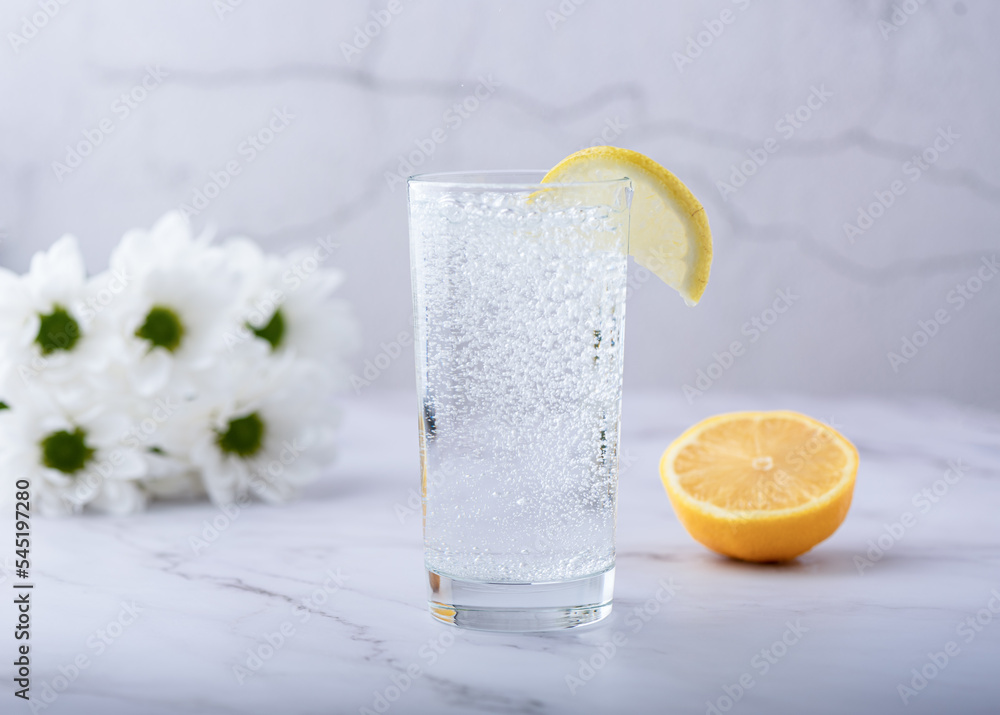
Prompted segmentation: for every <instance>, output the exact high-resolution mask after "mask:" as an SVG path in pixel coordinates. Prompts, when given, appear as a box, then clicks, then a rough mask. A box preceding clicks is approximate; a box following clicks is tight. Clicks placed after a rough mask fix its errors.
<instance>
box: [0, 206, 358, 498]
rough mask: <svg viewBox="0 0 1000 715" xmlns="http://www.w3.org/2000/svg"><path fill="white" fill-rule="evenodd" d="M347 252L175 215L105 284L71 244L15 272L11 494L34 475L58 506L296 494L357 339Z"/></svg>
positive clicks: (1, 441) (10, 310)
mask: <svg viewBox="0 0 1000 715" xmlns="http://www.w3.org/2000/svg"><path fill="white" fill-rule="evenodd" d="M330 255H331V245H330V243H329V242H328V241H320V242H318V243H317V245H315V246H314V247H313V248H311V249H301V250H297V251H294V252H292V253H290V254H289V255H287V256H283V257H279V256H275V255H269V254H266V253H264V252H263V251H262V250H261V249H260V248H259V247H258V246H257V244H255V243H254V242H252V241H250V240H249V239H244V238H232V239H229V240H226V241H224V242H221V243H216V242H214V241H213V240H212V238H211V236H209V235H202V236H199V237H197V238H196V237H194V236H193V235H192V232H191V228H190V225H189V224H188V222H187V220H186V218H185V217H184V216H183V215H182V214H180V213H176V212H175V213H170V214H167V215H166V216H164V217H163V218H162V219H161V220H160V221H159V222H158V223H157V224H156V225H155V226H154V227H153V228H152V229H151V230H149V231H145V230H134V231H130V232H128V233H127V234H126V235H125V236H124V237H123V238H122V240H121V242H120V244H119V245H118V246H117V247H116V248H115V249H114V251H113V252H112V254H111V259H110V265H109V267H108V269H107V270H106V271H104V272H102V273H100V274H97V275H94V276H90V277H88V276H87V274H86V271H85V269H84V265H83V260H82V257H81V255H80V251H79V248H78V246H77V242H76V239H74V238H73V237H72V236H65V237H63V238H61V239H60V240H59V241H57V242H56V243H55V244H54V245H53V246H52V247H51V248H50V249H49V250H48V251H46V252H44V253H38V254H36V255H35V256H34V258H33V259H32V261H31V266H30V270H29V271H28V273H27V274H25V275H17V274H15V273H12V272H10V271H7V270H5V269H0V474H2V475H3V480H4V481H5V482H10V484H8V487H7V488H5V489H4V490H3V496H2V497H0V499H11V498H12V497H13V494H14V491H15V489H14V483H15V482H16V481H19V480H28V481H29V482H30V484H31V492H32V499H33V501H34V503H35V504H34V505H35V508H36V509H38V510H40V511H41V512H42V513H48V514H65V513H73V512H78V511H80V510H82V509H84V508H89V509H94V510H99V511H105V512H110V513H116V514H123V513H131V512H135V511H139V510H141V509H143V508H144V507H145V505H146V504H147V503H148V502H149V500H150V499H154V498H171V497H173V498H181V497H187V498H192V497H198V496H204V495H206V494H207V495H208V497H209V498H211V499H212V501H213V502H215V503H218V504H227V503H231V502H233V501H235V500H237V499H241V498H246V497H248V496H250V495H254V496H257V497H258V498H260V499H264V500H267V501H281V500H284V499H287V498H288V497H289V496H291V495H292V494H293V493H294V492H295V490H296V488H297V487H299V486H300V485H302V484H304V483H306V482H308V481H309V480H311V479H313V478H315V477H317V476H318V475H319V473H320V472H321V471H322V470H323V469H324V468H325V467H327V466H328V465H329V464H330V461H331V459H332V447H333V435H334V429H335V427H336V423H337V417H338V413H337V411H336V409H335V406H334V404H333V402H332V400H331V395H332V394H333V393H334V392H335V391H337V390H339V389H340V388H342V387H343V386H344V385H345V384H346V381H347V379H348V372H347V366H346V362H345V356H346V355H347V354H348V353H349V352H351V351H352V350H354V349H355V348H356V345H357V342H358V339H357V332H356V327H355V324H354V322H353V320H352V318H351V315H350V313H349V311H348V309H347V306H346V304H345V303H344V302H343V301H341V300H336V299H332V298H331V294H332V293H333V292H334V290H335V289H336V288H337V286H338V285H339V284H340V283H341V281H342V280H343V276H342V274H341V272H340V271H338V270H336V269H334V268H333V267H331V266H328V265H326V261H328V260H329V258H330Z"/></svg>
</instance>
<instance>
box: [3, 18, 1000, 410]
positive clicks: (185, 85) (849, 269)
mask: <svg viewBox="0 0 1000 715" xmlns="http://www.w3.org/2000/svg"><path fill="white" fill-rule="evenodd" d="M64 2H65V0H38V1H37V2H32V1H30V0H11V1H10V2H7V3H5V7H4V10H5V12H4V14H3V17H2V18H0V28H2V30H3V33H4V42H3V46H2V47H0V97H2V99H3V110H2V111H0V263H2V264H3V265H5V266H9V267H13V268H15V269H23V268H25V267H26V265H27V262H28V260H29V258H30V256H31V254H32V253H33V252H34V251H35V250H37V249H39V248H41V247H44V246H47V245H48V244H49V243H51V242H52V241H53V240H55V239H56V238H58V237H59V236H60V235H61V234H62V233H64V232H66V231H72V232H74V233H76V234H77V235H78V236H79V237H80V239H81V240H82V242H83V245H84V250H85V252H86V256H87V261H88V265H89V266H90V268H91V269H95V270H96V269H99V268H101V267H102V266H103V265H104V263H105V261H106V260H107V256H108V253H109V251H110V248H111V246H112V245H113V243H114V242H115V241H117V239H118V238H119V237H120V235H121V234H122V232H123V231H125V230H126V229H127V228H130V227H133V226H138V225H144V224H151V223H152V222H153V221H154V220H155V219H156V218H157V217H158V216H159V215H160V214H161V213H163V212H164V211H166V210H168V209H170V208H174V207H177V206H180V205H182V204H186V205H189V206H191V207H192V208H194V210H195V212H196V213H195V215H194V222H195V225H196V226H197V227H199V228H200V227H203V226H208V225H214V226H215V227H216V228H217V229H218V230H219V231H220V232H221V233H222V234H232V233H242V234H247V235H250V236H252V237H254V238H256V239H258V240H260V241H261V242H262V243H263V244H265V245H266V246H267V247H269V248H275V249H277V248H280V247H286V246H295V245H308V244H311V243H313V242H315V241H318V240H323V239H324V238H325V237H332V238H330V239H327V240H332V241H334V242H336V244H337V246H338V248H337V249H336V251H335V253H334V257H333V258H332V259H331V260H333V261H335V262H336V263H338V264H340V265H342V266H344V267H345V268H346V269H347V270H348V272H349V276H350V281H349V284H348V285H347V287H346V289H345V290H346V293H347V294H348V296H349V297H350V298H351V299H352V300H353V302H354V304H355V305H356V306H357V312H358V315H359V317H360V319H361V322H362V325H363V330H364V334H365V347H364V351H363V353H362V354H361V355H359V356H358V358H357V361H356V366H357V369H358V370H359V371H362V370H363V369H364V367H365V364H366V362H365V361H366V360H369V361H374V360H375V359H376V358H377V357H378V356H379V354H380V353H383V352H385V353H386V354H387V355H389V358H390V359H389V363H391V364H389V365H388V367H386V368H385V369H382V368H379V369H377V371H375V372H373V371H369V375H373V374H374V375H375V379H374V380H371V382H372V385H371V386H370V387H365V388H364V389H366V390H368V389H370V390H381V389H385V388H393V387H406V386H408V385H411V384H412V358H411V355H410V352H409V351H408V350H406V349H404V350H402V351H401V357H399V358H398V359H392V357H391V355H392V354H395V353H396V352H397V351H396V350H394V349H393V343H394V342H406V340H407V339H408V329H409V328H408V326H409V321H410V302H409V301H410V296H409V275H408V253H407V237H406V207H405V186H404V185H403V182H402V181H401V179H400V177H401V176H405V175H406V174H408V173H410V172H411V171H424V170H432V171H441V170H453V169H465V168H487V167H489V168H522V167H532V168H543V167H547V166H550V165H552V164H554V163H555V162H556V161H558V160H559V159H560V158H561V157H563V156H564V155H566V154H567V153H569V152H571V151H573V150H575V149H578V148H580V147H583V146H585V145H588V144H591V143H595V142H600V143H612V144H617V145H622V146H627V147H631V148H634V149H637V150H640V151H642V152H645V153H648V154H650V155H652V156H653V157H655V158H657V159H659V160H661V161H662V162H663V163H664V164H666V165H667V166H668V167H670V168H671V169H673V170H674V171H675V172H676V173H677V174H678V175H680V176H681V177H682V178H683V179H684V180H685V181H686V182H688V183H689V185H690V186H691V187H692V189H693V190H694V191H695V193H696V194H697V195H698V196H699V197H700V198H701V199H702V201H703V202H704V203H705V205H706V208H707V210H708V213H709V216H710V218H711V223H712V227H713V230H714V234H715V242H716V262H715V265H714V270H713V273H712V280H711V283H710V285H709V289H708V292H707V294H706V297H705V299H704V301H703V303H702V305H701V306H699V307H698V308H697V309H695V310H691V309H688V308H686V307H685V306H684V305H683V303H682V302H681V301H680V300H679V299H678V298H677V297H676V296H675V295H673V294H671V292H670V291H669V290H668V289H666V288H665V287H664V286H662V285H659V284H657V283H655V282H653V281H650V282H645V281H644V280H643V278H644V277H645V276H644V274H642V273H641V272H640V273H635V274H634V275H633V282H634V290H633V291H632V295H631V297H630V299H629V301H630V307H629V313H630V317H629V323H630V329H629V361H628V368H627V370H628V376H627V378H626V384H627V386H628V387H629V388H645V387H654V386H655V387H658V388H661V389H665V390H668V391H672V392H673V393H674V394H676V395H681V394H682V393H681V391H682V389H683V387H684V385H685V384H687V385H690V386H692V387H695V388H697V389H699V390H700V389H701V387H704V388H707V389H710V390H715V389H717V388H718V389H721V390H724V391H731V390H736V391H748V390H760V391H771V390H787V391H798V392H814V393H855V392H856V393H871V392H876V393H883V394H886V395H892V394H902V393H928V394H932V395H936V396H943V397H949V398H953V399H957V400H961V401H971V402H976V403H979V404H982V405H986V406H995V405H997V404H998V402H1000V380H997V379H996V377H995V374H994V373H995V369H996V365H997V363H998V358H1000V337H998V336H1000V332H998V331H997V329H996V326H997V324H998V319H1000V277H998V276H997V270H998V268H997V265H996V264H995V263H992V260H993V259H992V257H993V256H994V255H995V253H996V252H997V249H998V246H997V243H998V237H997V226H998V219H1000V168H998V159H1000V138H998V137H1000V135H998V133H997V131H996V127H995V123H996V118H997V111H998V108H1000V101H998V86H997V84H998V80H997V77H998V75H997V71H996V68H997V67H998V66H1000V45H998V44H997V42H996V36H997V31H998V29H1000V5H997V4H996V3H993V2H988V1H987V0H978V1H977V0H963V1H959V2H952V1H951V0H927V2H918V0H897V2H896V3H895V4H894V3H892V2H889V0H880V1H875V0H868V1H865V0H855V1H853V2H839V3H832V2H828V3H802V2H792V1H791V0H788V1H786V2H781V1H779V0H770V1H767V0H709V1H705V2H695V1H693V0H686V1H684V2H679V1H674V2H669V3H666V2H653V1H648V2H609V1H606V0H605V1H603V2H602V1H600V0H589V2H585V1H584V0H561V1H560V0H547V1H546V0H543V1H541V2H538V1H535V2H528V1H527V0H520V1H512V2H504V3H500V2H476V3H472V2H458V1H457V0H452V1H450V2H449V1H444V0H441V1H437V2H432V1H425V2H416V1H412V2H408V1H407V0H384V1H383V0H372V2H368V3H362V2H337V3H328V2H322V1H321V0H298V1H294V2H282V3H276V2H272V3H265V2H260V1H258V2H251V1H250V0H247V1H245V2H240V1H239V0H214V1H213V2H210V1H209V0H204V1H199V2H193V1H191V0H187V1H183V2H181V1H176V0H172V1H169V2H168V1H166V0H158V1H156V2H144V3H131V2H125V1H124V0H118V1H114V0H103V1H100V0H92V1H91V2H87V3H82V2H65V4H63V3H64ZM435 138H436V139H437V140H435ZM779 311H783V312H779ZM734 343H739V345H738V347H736V346H734ZM734 347H736V349H734ZM890 353H896V354H898V356H899V357H898V359H896V358H893V357H892V355H890ZM379 362H380V363H381V364H382V365H385V364H386V359H385V358H382V359H380V360H379ZM373 364H374V362H373ZM713 365H716V367H713ZM699 371H701V373H703V374H704V375H705V377H704V378H701V379H700V386H699V382H698V381H699ZM376 373H377V374H376ZM689 394H692V393H689ZM700 397H701V396H700V395H697V394H696V395H694V396H693V397H692V398H691V399H692V401H693V400H697V399H700Z"/></svg>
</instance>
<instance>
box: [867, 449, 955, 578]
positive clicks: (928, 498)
mask: <svg viewBox="0 0 1000 715" xmlns="http://www.w3.org/2000/svg"><path fill="white" fill-rule="evenodd" d="M968 471H969V465H967V464H965V463H964V462H963V461H962V460H961V459H955V460H949V461H948V469H947V470H946V471H945V473H944V475H943V476H942V477H941V478H940V479H936V480H934V482H932V483H931V485H930V486H929V487H927V488H925V489H921V490H920V491H918V492H916V493H915V494H914V495H913V497H911V499H910V503H911V504H912V505H913V508H914V511H904V512H903V513H902V514H900V515H899V518H898V519H896V520H895V521H893V522H891V523H888V524H883V525H882V533H881V534H879V535H878V536H876V537H875V538H874V539H868V550H867V551H866V552H865V553H864V554H863V555H862V554H855V555H854V559H853V560H854V567H855V568H856V569H857V570H858V575H859V576H864V574H865V571H866V570H867V569H870V568H871V567H872V566H874V565H875V564H876V563H878V562H879V561H881V560H882V559H883V558H884V557H885V555H886V554H887V553H888V552H889V551H891V550H892V548H893V547H894V546H895V545H896V544H898V543H899V542H900V541H902V540H903V539H904V538H905V537H906V535H907V534H908V533H909V531H910V529H912V528H913V527H915V526H916V525H917V517H918V516H921V515H923V514H926V513H927V512H929V511H930V510H931V509H933V508H934V505H935V504H938V503H939V502H940V501H941V500H942V499H944V497H946V496H947V495H948V492H950V491H951V488H952V487H953V486H955V485H956V484H958V482H959V481H960V480H961V479H962V477H964V476H965V475H966V474H967V473H968Z"/></svg>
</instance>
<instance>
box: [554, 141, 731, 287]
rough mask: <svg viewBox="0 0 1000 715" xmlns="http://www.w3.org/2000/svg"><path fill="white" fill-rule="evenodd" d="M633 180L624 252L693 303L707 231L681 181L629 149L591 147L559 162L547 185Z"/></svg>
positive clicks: (705, 260)
mask: <svg viewBox="0 0 1000 715" xmlns="http://www.w3.org/2000/svg"><path fill="white" fill-rule="evenodd" d="M623 176H625V177H628V178H629V179H631V180H632V186H633V192H634V193H633V195H632V211H631V226H630V229H629V253H630V254H631V255H632V256H633V257H634V258H635V260H636V262H637V263H638V264H639V265H641V266H644V267H645V268H648V269H649V270H650V271H652V272H653V273H654V274H656V275H657V276H658V277H659V278H660V279H662V280H663V281H664V282H665V283H666V284H667V285H669V286H671V287H672V288H674V289H675V290H676V291H677V292H678V293H680V294H681V296H682V297H683V298H684V301H685V302H686V303H687V304H688V305H697V303H698V301H699V300H700V299H701V295H702V293H704V292H705V286H706V285H707V284H708V274H709V271H710V269H711V267H712V232H711V230H710V229H709V227H708V218H707V217H706V216H705V208H704V207H703V206H702V205H701V203H700V202H699V201H698V199H696V198H695V197H694V194H692V193H691V190H690V189H688V187H687V186H685V185H684V182H683V181H681V180H680V179H678V178H677V177H676V176H674V175H673V174H672V173H670V172H669V171H667V170H666V169H664V168H663V167H662V166H660V165H659V164H657V163H656V162H655V161H653V160H652V159H650V158H649V157H648V156H645V155H643V154H640V153H639V152H637V151H632V150H630V149H619V148H617V147H613V146H595V147H590V148H589V149H583V150H582V151H578V152H576V153H575V154H570V155H569V156H568V157H566V158H565V159H563V160H562V161H561V162H559V163H558V164H557V165H556V166H555V168H553V169H552V170H551V171H550V172H549V173H548V174H546V175H545V178H544V179H542V182H543V183H548V182H572V181H601V180H607V179H617V178H621V177H623Z"/></svg>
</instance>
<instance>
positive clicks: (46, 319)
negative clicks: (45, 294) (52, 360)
mask: <svg viewBox="0 0 1000 715" xmlns="http://www.w3.org/2000/svg"><path fill="white" fill-rule="evenodd" d="M38 317H39V319H40V321H41V322H40V323H39V325H38V335H36V336H35V342H36V343H38V346H39V347H40V348H41V350H42V355H51V354H52V353H54V352H55V351H56V350H72V349H73V346H74V345H76V341H77V340H79V339H80V324H79V323H77V322H76V320H74V319H73V316H72V315H70V314H69V313H68V312H66V309H65V308H63V307H62V306H61V305H56V306H53V308H52V312H51V313H49V314H48V315H42V314H41V313H39V314H38Z"/></svg>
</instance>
